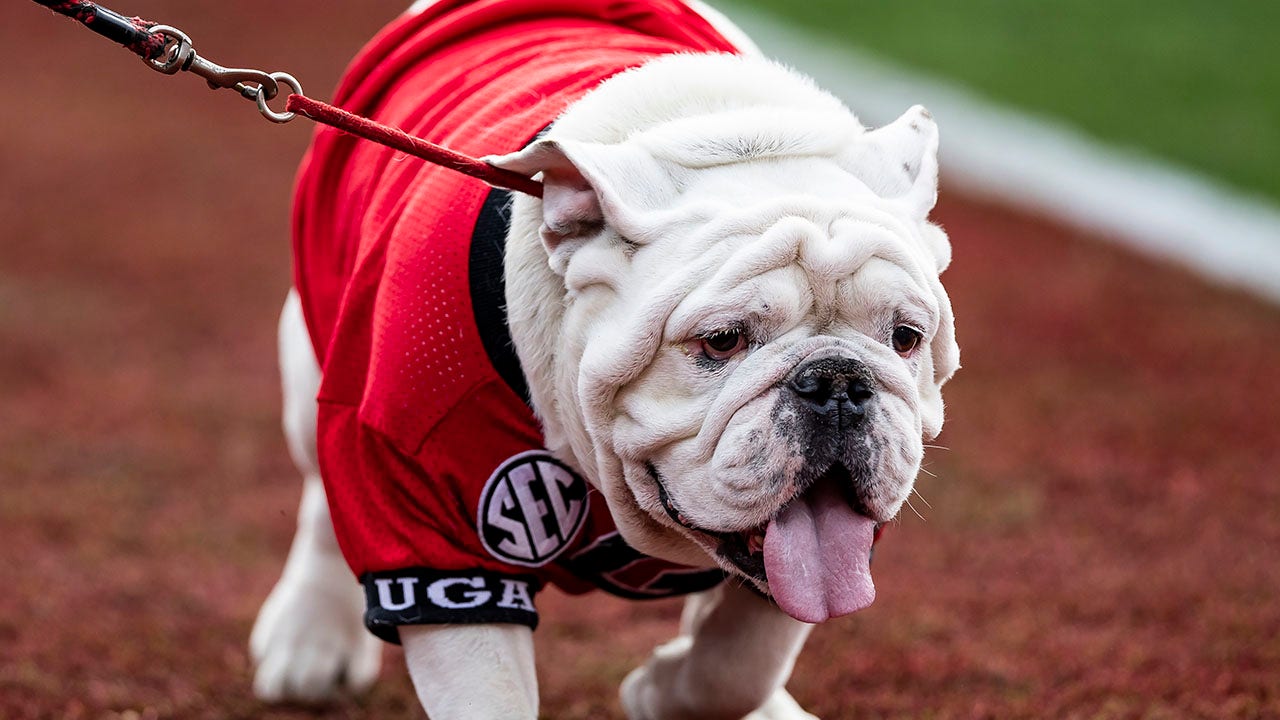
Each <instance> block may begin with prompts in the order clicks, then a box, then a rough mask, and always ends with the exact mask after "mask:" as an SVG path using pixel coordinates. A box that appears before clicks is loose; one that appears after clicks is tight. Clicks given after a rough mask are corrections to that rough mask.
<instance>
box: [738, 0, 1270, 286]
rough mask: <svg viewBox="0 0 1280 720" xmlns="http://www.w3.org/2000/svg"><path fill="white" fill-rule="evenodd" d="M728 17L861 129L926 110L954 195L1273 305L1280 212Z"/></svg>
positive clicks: (748, 14) (928, 83) (1050, 126)
mask: <svg viewBox="0 0 1280 720" xmlns="http://www.w3.org/2000/svg"><path fill="white" fill-rule="evenodd" d="M729 14H730V15H731V16H732V17H733V19H734V21H735V22H737V23H739V24H740V25H741V26H742V27H743V28H744V29H745V30H746V31H747V32H748V34H750V35H751V36H752V38H754V39H755V41H756V42H757V43H758V44H759V45H760V47H761V48H762V49H763V50H764V52H765V54H767V55H769V56H771V57H775V58H778V59H780V60H782V61H784V62H786V63H789V64H791V65H794V66H795V67H796V68H798V69H800V70H801V71H803V72H805V73H807V74H809V75H811V76H812V77H813V78H814V79H815V80H817V81H818V83H819V85H821V86H822V87H824V88H826V89H828V90H830V91H831V92H833V93H835V94H836V95H837V96H838V97H840V98H841V99H842V100H844V101H845V103H847V104H848V105H849V107H850V108H852V109H853V110H854V111H855V112H857V113H858V116H859V117H860V118H862V120H863V122H864V124H867V125H870V126H879V125H882V124H884V123H887V122H889V121H890V120H893V119H894V118H896V117H897V116H898V115H900V114H901V113H902V112H903V111H905V110H906V109H907V108H909V107H911V106H912V105H914V104H916V103H920V104H923V105H925V106H926V107H928V108H929V110H930V112H932V113H933V115H934V117H935V118H937V120H938V126H939V128H940V129H941V131H942V149H941V151H940V155H941V161H940V162H941V164H942V167H943V169H944V173H945V178H944V180H945V181H946V183H947V184H948V185H950V186H951V187H959V188H963V189H962V190H961V192H962V193H963V194H966V195H977V196H986V197H991V198H995V199H997V200H999V201H1002V202H1005V203H1008V204H1011V205H1014V206H1017V207H1021V208H1024V209H1028V210H1033V211H1036V212H1040V213H1044V214H1046V215H1049V216H1051V217H1053V218H1054V219H1056V220H1058V221H1060V222H1063V223H1065V224H1068V225H1073V226H1076V227H1079V228H1082V229H1085V230H1088V231H1090V232H1092V233H1095V234H1097V235H1098V236H1100V237H1104V238H1107V239H1111V240H1114V241H1117V242H1119V243H1121V244H1123V245H1126V246H1128V247H1131V248H1133V249H1135V250H1138V251H1140V252H1142V253H1145V254H1147V255H1151V256H1155V257H1157V258H1161V259H1167V260H1171V261H1173V262H1175V263H1178V264H1181V265H1183V266H1185V267H1188V268H1190V269H1192V270H1193V271H1196V272H1198V273H1199V274H1201V275H1203V276H1205V277H1207V278H1209V279H1211V280H1216V281H1218V282H1221V283H1224V284H1227V285H1231V286H1235V287H1240V288H1244V289H1246V290H1250V291H1252V292H1254V293H1256V294H1258V295H1260V296H1262V297H1264V298H1266V299H1268V300H1270V301H1272V302H1280V209H1277V207H1276V206H1275V205H1273V204H1271V203H1269V202H1267V201H1265V200H1263V199H1261V198H1255V197H1250V196H1247V195H1244V194H1241V193H1239V192H1236V191H1234V190H1232V189H1229V188H1227V187H1225V186H1223V185H1222V184H1221V183H1218V182H1215V181H1213V180H1211V179H1209V178H1206V177H1204V176H1201V175H1196V174H1193V173H1190V172H1187V171H1185V170H1181V169H1178V168H1175V167H1173V166H1171V165H1168V164H1165V163H1162V162H1159V161H1157V160H1153V159H1151V158H1148V157H1143V156H1141V155H1139V154H1138V153H1136V152H1129V151H1124V150H1120V149H1117V148H1114V147H1111V146H1107V145H1104V144H1102V143H1100V142H1098V141H1095V140H1092V139H1090V138H1088V137H1086V136H1085V135H1083V134H1081V133H1080V132H1078V131H1075V130H1072V129H1070V128H1067V127H1065V126H1063V125H1060V124H1056V123H1053V122H1051V121H1047V120H1043V119H1038V118H1032V117H1030V116H1028V115H1025V114H1022V113H1019V112H1015V111H1012V110H1008V109H1004V108H1000V107H997V106H995V105H994V104H992V103H990V102H988V101H986V100H982V99H979V98H978V97H976V96H975V95H974V94H972V93H969V92H967V91H964V90H962V89H960V88H958V87H956V86H954V85H949V84H947V83H945V82H942V81H940V80H938V79H936V78H932V77H927V76H924V75H920V74H916V73H913V72H910V71H907V70H904V69H901V68H898V67H894V66H892V65H890V64H888V63H885V62H883V61H881V60H877V59H873V58H871V57H868V56H867V55H865V54H863V53H859V52H856V51H854V50H852V49H850V48H848V47H845V46H840V45H837V44H835V43H833V42H830V41H826V40H822V39H817V38H814V37H813V36H811V35H808V34H806V33H802V32H800V31H798V30H795V29H793V28H790V27H787V26H785V25H784V24H782V23H780V22H779V21H777V20H775V19H772V18H769V17H767V16H765V15H762V14H760V13H758V12H755V11H750V10H747V9H744V8H742V7H739V6H734V7H733V8H732V10H731V12H730V13H729ZM1027 242H1035V238H1027ZM960 251H961V252H963V250H962V249H961V250H960Z"/></svg>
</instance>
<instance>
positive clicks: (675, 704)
mask: <svg viewBox="0 0 1280 720" xmlns="http://www.w3.org/2000/svg"><path fill="white" fill-rule="evenodd" d="M811 627H812V626H810V625H807V624H805V623H802V622H799V621H797V620H793V619H792V618H790V617H788V616H787V615H786V614H784V613H783V612H782V611H780V610H778V608H777V607H775V606H774V605H773V604H772V603H770V602H768V601H767V600H765V599H763V598H761V597H759V596H758V595H756V594H755V593H753V592H751V591H749V590H746V589H744V588H742V587H739V586H737V585H735V584H734V583H733V582H732V581H729V582H725V583H723V584H721V585H720V587H718V588H716V589H714V590H709V591H707V592H705V593H700V594H698V595H695V596H692V597H691V598H689V600H688V601H687V602H686V603H685V609H684V615H683V616H682V617H681V620H680V636H679V637H677V638H676V639H674V640H672V641H671V642H668V643H666V644H665V645H660V646H659V647H658V648H657V649H656V650H654V652H653V656H652V657H650V658H649V661H648V662H646V663H645V664H644V665H642V666H641V667H639V668H636V669H635V670H633V671H632V672H631V674H630V675H628V676H627V679H626V680H624V681H623V683H622V688H621V695H622V706H623V709H624V710H626V713H627V715H628V717H630V718H631V720H677V719H679V718H705V719H711V718H724V719H725V720H740V719H741V718H743V717H746V718H748V719H749V720H809V719H811V718H813V716H812V715H810V714H808V713H806V712H805V711H804V710H802V709H801V708H800V706H799V705H798V704H796V702H795V700H793V699H791V696H790V695H789V694H788V693H787V691H786V689H785V688H783V685H784V684H785V683H786V681H787V678H788V677H790V675H791V668H792V666H793V665H794V664H795V660H796V656H797V655H799V653H800V648H801V646H803V645H804V640H805V638H806V637H808V635H809V630H810V628H811Z"/></svg>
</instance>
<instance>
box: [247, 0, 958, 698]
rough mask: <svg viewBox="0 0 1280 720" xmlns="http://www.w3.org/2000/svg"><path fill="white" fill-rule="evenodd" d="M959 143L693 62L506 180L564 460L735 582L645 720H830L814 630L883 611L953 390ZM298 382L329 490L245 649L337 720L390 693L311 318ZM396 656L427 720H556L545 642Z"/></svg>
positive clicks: (633, 92) (285, 359)
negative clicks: (919, 478) (335, 465)
mask: <svg viewBox="0 0 1280 720" xmlns="http://www.w3.org/2000/svg"><path fill="white" fill-rule="evenodd" d="M700 7H701V6H700ZM701 11H702V12H704V13H705V14H706V15H707V16H708V17H709V18H712V19H713V20H714V22H715V23H716V24H717V26H718V27H719V28H720V29H721V31H722V32H723V33H725V34H726V36H728V35H729V34H731V33H732V34H733V37H734V39H735V41H736V42H737V43H738V44H739V45H740V46H741V47H750V45H749V41H747V40H745V38H743V37H742V35H741V33H740V31H738V30H736V29H735V28H733V27H732V26H731V25H728V24H727V21H724V20H723V18H721V17H720V16H718V15H715V14H714V13H712V11H710V10H707V9H705V8H702V10H701ZM937 144H938V136H937V129H936V127H935V125H934V122H933V120H932V118H931V117H930V115H929V113H928V112H927V111H925V110H924V109H923V108H921V107H915V108H912V109H910V110H908V111H907V112H906V113H905V114H904V115H903V116H902V117H901V118H899V119H898V120H897V121H895V122H894V123H892V124H890V125H888V126H885V127H883V128H880V129H878V130H874V131H868V130H866V129H865V128H864V127H863V126H862V125H861V124H860V123H859V122H858V120H857V118H856V117H855V116H854V115H853V114H852V113H851V112H850V111H849V110H848V109H847V108H845V107H844V106H843V105H842V104H841V103H840V102H839V101H838V100H836V99H835V98H834V97H832V96H830V95H828V94H826V93H824V92H822V91H820V90H818V89H817V88H816V87H815V86H814V85H813V83H812V82H811V81H809V80H808V79H806V78H804V77H802V76H800V75H798V74H796V73H794V72H792V71H790V70H788V69H785V68H783V67H781V66H779V65H776V64H773V63H771V62H769V61H767V60H765V59H763V58H761V57H758V56H753V55H750V54H748V55H746V56H741V57H734V56H727V55H673V56H666V57H663V58H660V59H657V60H654V61H651V62H649V63H647V64H645V65H643V66H642V67H640V68H637V69H635V70H632V71H628V72H625V73H623V74H621V75H617V76H615V77H613V78H612V79H610V80H608V81H606V82H604V83H603V84H602V85H600V86H599V87H598V88H597V89H596V90H594V91H593V92H591V93H590V94H589V95H587V96H586V97H585V98H584V99H582V100H581V101H579V102H577V103H576V104H574V105H573V106H571V107H570V108H568V110H566V111H565V112H564V114H563V115H562V116H561V117H560V119H559V120H557V121H556V122H555V123H554V125H553V126H552V127H551V129H550V131H549V132H547V133H546V134H545V135H544V136H543V138H542V139H540V140H538V141H537V142H535V143H533V144H532V145H530V146H529V147H527V148H526V149H524V150H522V151H520V152H517V153H513V154H510V155H506V156H501V157H493V158H490V161H491V162H492V163H493V164H495V165H498V166H500V167H504V168H507V169H510V170H514V171H517V172H521V173H526V174H535V173H539V174H540V176H541V178H542V180H543V182H544V184H545V188H546V189H545V195H544V197H543V198H542V199H541V200H539V199H536V198H532V197H524V196H521V197H519V198H518V199H517V200H516V201H515V206H514V209H513V215H512V224H511V229H510V234H509V236H508V239H507V250H506V253H507V255H506V292H507V300H508V307H509V313H510V314H509V323H510V330H511V335H512V338H513V339H514V341H515V344H516V347H517V351H518V354H519V357H520V361H521V363H522V366H523V368H524V372H525V374H526V377H527V380H528V383H529V388H530V392H531V395H532V401H533V404H534V406H535V408H536V410H537V413H538V416H539V418H540V419H541V421H542V423H543V430H544V433H545V439H546V443H547V448H548V449H549V450H550V451H552V452H553V453H554V454H556V455H557V456H558V457H559V458H561V459H563V460H564V461H565V462H566V463H568V464H570V465H571V466H573V467H575V468H578V469H580V470H581V472H582V473H583V474H584V476H585V477H586V478H587V479H588V481H589V482H590V483H591V484H593V485H594V486H595V487H597V488H599V489H600V490H601V491H602V492H603V493H604V495H605V497H606V498H607V500H608V505H609V509H610V511H611V512H612V514H613V516H614V520H615V522H616V523H617V526H618V529H619V530H620V531H621V533H622V535H623V537H624V538H625V539H626V540H627V542H628V543H629V544H631V545H632V546H633V547H635V548H636V549H638V550H640V551H642V552H644V553H647V554H649V555H652V556H655V557H659V558H663V559H667V560H671V561H675V562H680V563H684V564H689V565H695V566H711V565H713V564H714V565H718V566H719V567H721V568H723V570H724V571H725V572H727V573H729V574H731V575H733V576H736V577H738V578H741V579H742V582H740V583H734V582H728V583H723V584H722V585H721V586H720V587H719V588H717V589H715V590H712V591H708V592H706V593H703V594H700V595H696V596H693V597H691V598H690V600H689V601H688V603H687V605H686V610H685V613H684V616H683V619H682V622H681V628H680V634H679V637H677V638H676V639H675V640H673V641H672V642H670V643H667V644H665V645H663V646H661V647H659V648H658V649H657V650H656V651H655V653H654V654H653V656H652V657H651V658H650V660H649V661H648V662H647V663H645V664H644V665H643V666H642V667H640V668H638V669H636V670H635V671H633V672H632V673H631V674H630V675H629V676H628V677H627V678H626V680H625V682H624V683H623V685H622V689H621V696H622V704H623V707H624V709H625V711H626V713H627V715H628V716H629V717H631V718H634V719H637V720H638V719H640V718H654V719H656V718H664V719H667V718H741V717H744V716H747V717H751V718H809V717H812V716H810V715H809V714H808V713H806V712H804V711H803V710H802V709H801V708H800V707H799V706H798V705H797V704H796V703H795V701H794V700H792V699H791V697H790V696H789V695H788V694H787V693H786V691H785V689H784V688H783V685H784V684H785V682H786V680H787V678H788V675H789V673H790V671H791V668H792V665H793V663H794V661H795V658H796V656H797V654H798V653H799V651H800V648H801V645H802V643H803V641H804V639H805V637H806V635H807V633H808V632H809V630H810V628H811V624H812V623H820V622H822V621H824V620H827V619H828V618H831V617H837V616H840V615H844V614H847V613H850V612H854V611H856V610H859V609H861V608H863V607H866V606H867V605H869V604H870V603H871V601H872V599H873V598H874V587H873V585H872V582H871V576H870V572H869V569H868V561H869V555H870V549H871V544H872V542H873V539H874V536H875V534H876V532H877V530H878V528H879V526H880V525H882V524H883V523H886V522H888V521H890V520H891V519H893V518H894V517H895V516H896V515H897V513H898V512H899V510H900V509H901V507H902V505H903V503H904V502H905V501H906V499H907V497H908V495H909V494H910V493H911V491H912V486H913V483H914V479H915V476H916V474H917V472H918V471H919V468H920V461H921V458H922V453H923V444H922V443H923V439H930V438H932V437H934V436H935V435H937V434H938V432H939V431H940V430H941V428H942V422H943V402H942V396H941V388H942V385H943V384H944V383H945V382H946V381H947V380H948V379H949V378H950V377H951V375H952V374H953V373H954V372H955V370H956V369H957V368H958V365H959V351H958V348H957V346H956V342H955V335H954V328H953V319H952V313H951V307H950V303H949V301H948V298H947V295H946V292H945V291H944V289H943V287H942V285H941V284H940V282H939V280H938V276H939V274H940V273H941V272H942V271H943V270H944V269H945V268H946V266H947V264H948V262H949V260H950V246H949V243H948V240H947V237H946V235H945V234H944V233H943V232H942V230H941V229H939V228H938V227H937V226H935V225H932V224H930V222H929V221H928V214H929V212H930V210H931V209H932V208H933V205H934V202H935V198H936V190H937V180H938V170H937V162H936V151H937ZM280 356H281V369H282V373H283V375H284V389H285V429H286V434H287V436H288V438H289V443H290V449H291V451H292V454H293V456H294V458H295V460H296V462H297V464H298V466H299V468H300V469H301V470H302V472H303V474H304V475H305V476H306V478H307V482H306V487H305V490H304V495H303V502H302V507H301V511H300V517H299V527H298V534H297V537H296V539H295V541H294V544H293V548H292V549H291V551H290V556H289V560H288V563H287V564H286V567H285V570H284V574H283V576H282V578H281V580H280V582H279V584H278V585H277V586H276V588H275V589H274V590H273V591H272V593H271V596H270V597H269V598H268V599H267V601H266V603H265V604H264V606H263V608H262V611H261V613H260V615H259V618H258V621H257V624H256V626H255V628H254V631H253V637H252V639H251V646H252V654H253V657H254V659H255V661H256V663H257V674H256V677H255V689H256V692H257V693H258V695H259V696H260V697H262V698H264V699H268V700H276V699H285V698H294V699H304V700H316V699H322V698H325V697H328V696H329V695H331V694H332V693H333V692H335V691H336V690H337V689H339V688H340V687H341V686H343V685H345V686H347V687H351V688H355V689H357V690H360V689H363V688H366V687H367V686H368V685H369V684H370V683H372V682H373V680H374V678H375V676H376V675H377V672H378V665H379V643H378V641H377V640H376V639H374V638H373V637H372V636H371V635H368V634H366V633H365V631H364V629H363V626H362V623H361V612H362V607H363V597H362V596H361V595H360V593H359V592H357V589H356V588H355V587H354V586H353V584H352V583H351V576H350V573H349V571H348V570H347V569H346V567H345V566H344V563H343V561H342V557H341V555H340V554H339V552H338V548H337V544H336V541H335V539H334V534H333V529H332V526H331V524H330V518H329V512H328V507H327V505H326V501H325V496H324V490H323V487H322V486H321V484H320V481H319V471H318V465H317V462H316V450H315V443H316V440H315V425H316V404H315V396H316V390H317V388H318V387H319V382H320V371H319V369H318V368H317V367H316V365H315V361H314V359H313V358H314V355H313V352H312V350H311V347H310V341H309V339H308V335H307V332H306V329H305V327H304V326H303V322H302V316H301V311H300V307H299V304H298V302H297V297H296V295H291V297H290V300H289V302H288V303H287V304H286V306H285V310H284V313H283V315H282V318H281V326H280ZM770 598H771V600H772V601H771V600H770ZM400 636H401V639H402V642H403V644H404V648H405V654H406V658H407V663H408V666H409V670H410V674H411V676H412V678H413V681H414V685H415V687H416V689H417V691H418V694H419V697H420V699H421V701H422V703H423V706H424V707H425V708H426V710H427V712H428V714H429V715H430V716H431V717H432V718H434V719H435V720H446V719H448V718H534V717H536V716H537V708H538V693H537V682H536V678H535V672H534V662H533V658H534V655H533V642H532V633H531V631H530V630H529V629H528V628H526V627H523V626H520V625H501V624H493V625H459V626H406V627H403V628H402V629H401V633H400Z"/></svg>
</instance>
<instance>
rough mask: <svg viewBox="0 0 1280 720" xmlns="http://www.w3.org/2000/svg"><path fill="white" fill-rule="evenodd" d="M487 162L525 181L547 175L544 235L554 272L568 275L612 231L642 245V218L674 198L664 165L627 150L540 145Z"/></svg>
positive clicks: (565, 142)
mask: <svg viewBox="0 0 1280 720" xmlns="http://www.w3.org/2000/svg"><path fill="white" fill-rule="evenodd" d="M485 161H486V162H488V163H489V164H491V165H494V166H497V167H500V168H504V169H506V170H511V171H513V172H518V173H522V174H524V175H530V176H532V175H536V174H539V173H540V174H541V176H542V187H543V190H542V227H541V228H540V230H539V234H540V235H541V236H542V242H543V244H544V245H545V247H546V250H547V253H548V255H550V258H551V266H552V268H554V269H556V271H557V272H559V273H562V274H563V272H564V269H565V267H566V265H567V263H568V259H569V256H570V255H571V254H572V253H573V252H574V251H575V250H577V249H578V248H579V247H581V246H582V245H584V244H586V243H587V242H589V241H591V240H593V239H595V238H597V237H599V236H600V235H601V234H602V233H603V232H604V231H605V229H606V226H609V227H612V228H613V229H614V230H616V231H617V232H618V233H619V234H621V235H622V236H623V237H626V238H627V240H628V242H636V243H638V242H641V241H642V237H641V236H643V234H644V232H643V223H642V222H641V221H640V217H641V215H642V214H643V213H644V211H645V210H647V209H649V208H650V207H653V206H654V205H655V204H657V203H661V202H663V201H664V200H665V199H666V198H667V197H668V196H669V195H670V194H671V193H672V192H673V190H672V188H671V183H670V181H669V180H670V179H669V176H667V174H666V173H665V172H664V171H663V169H662V167H660V165H659V163H658V161H657V160H655V159H654V158H653V157H652V156H651V155H649V154H648V153H646V152H645V151H643V150H641V149H640V148H637V147H634V146H630V145H626V144H616V145H604V144H599V143H587V142H576V141H569V140H539V141H537V142H535V143H533V144H531V145H529V146H528V147H526V148H525V149H523V150H520V151H519V152H514V153H511V154H510V155H501V156H496V157H487V158H485Z"/></svg>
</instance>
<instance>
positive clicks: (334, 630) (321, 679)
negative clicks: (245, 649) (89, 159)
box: [249, 556, 382, 702]
mask: <svg viewBox="0 0 1280 720" xmlns="http://www.w3.org/2000/svg"><path fill="white" fill-rule="evenodd" d="M290 565H291V567H289V568H288V569H287V570H286V571H285V573H284V575H283V576H281V578H280V581H279V582H278V583H276V586H275V588H274V589H273V590H272V591H271V595H269V596H268V597H267V601H266V602H265V603H263V605H262V610H260V611H259V612H258V619H257V622H255V623H254V626H253V634H252V635H251V636H250V638H249V650H250V653H251V654H252V656H253V661H254V664H255V665H256V666H257V671H256V673H255V675H254V678H253V691H254V694H255V695H256V696H257V697H258V698H259V699H260V700H264V701H267V702H281V701H297V702H322V701H324V700H328V699H331V698H333V697H335V696H336V695H337V694H338V693H339V692H341V691H342V690H343V689H344V688H345V689H348V690H351V691H353V692H356V693H360V692H364V691H365V690H368V689H369V687H370V686H371V685H372V684H373V682H374V680H376V679H377V677H378V670H379V668H380V666H381V664H382V647H381V641H379V640H378V639H377V638H375V637H374V636H373V635H370V634H369V633H368V632H367V631H366V630H365V629H364V624H363V621H362V616H363V612H364V598H363V596H362V593H361V592H360V588H359V586H358V585H356V584H355V583H354V582H352V580H351V574H350V572H349V571H348V570H347V568H346V567H345V566H344V565H342V560H341V559H340V558H320V557H315V556H312V557H310V558H307V559H306V561H305V562H299V563H297V564H296V565H294V563H292V562H291V563H290Z"/></svg>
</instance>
